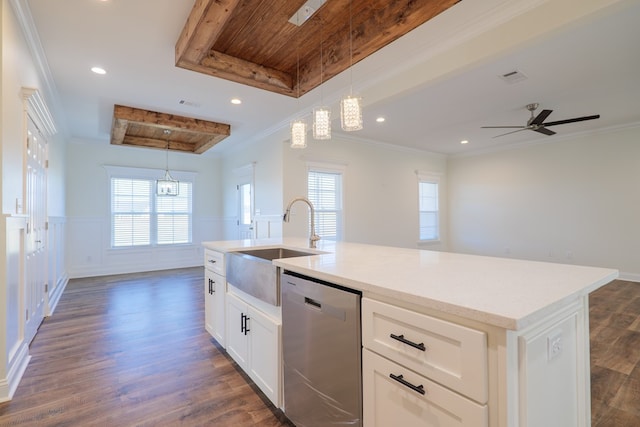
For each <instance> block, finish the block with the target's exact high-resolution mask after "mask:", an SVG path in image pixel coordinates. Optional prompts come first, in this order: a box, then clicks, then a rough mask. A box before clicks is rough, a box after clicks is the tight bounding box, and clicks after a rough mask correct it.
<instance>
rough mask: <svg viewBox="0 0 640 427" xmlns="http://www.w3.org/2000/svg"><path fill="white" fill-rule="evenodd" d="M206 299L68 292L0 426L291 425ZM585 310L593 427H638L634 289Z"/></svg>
mask: <svg viewBox="0 0 640 427" xmlns="http://www.w3.org/2000/svg"><path fill="white" fill-rule="evenodd" d="M202 294H203V269H202V268H191V269H180V270H168V271H163V272H155V273H141V274H135V275H123V276H109V277H100V278H90V279H77V280H72V281H70V282H69V285H68V286H67V289H66V291H65V293H64V295H63V296H62V299H61V300H60V303H59V305H58V307H57V309H56V312H55V313H54V315H53V316H51V317H49V318H47V319H45V321H44V323H43V324H42V326H41V328H40V331H39V332H38V334H37V335H36V338H35V339H34V341H33V343H32V345H31V355H32V359H31V362H30V364H29V367H28V368H27V371H26V373H25V375H24V377H23V378H22V381H21V383H20V385H19V386H18V390H17V391H16V394H15V396H14V398H13V400H12V401H10V402H6V403H2V404H0V426H2V427H4V426H7V427H8V426H74V427H75V426H177V425H184V426H267V427H268V426H291V424H290V423H289V422H288V421H287V420H286V418H284V416H283V415H282V413H281V412H280V411H279V410H277V409H276V408H275V407H274V406H273V405H271V404H270V403H269V401H268V400H267V398H266V397H265V396H264V395H263V394H262V393H261V392H260V391H259V390H258V389H257V388H256V387H255V386H253V385H252V384H251V382H250V381H249V380H248V379H247V377H246V375H245V374H244V373H242V371H241V370H240V369H239V368H238V367H237V365H236V364H235V362H233V361H232V360H231V359H230V358H229V357H228V356H227V355H226V353H224V351H223V350H222V349H220V348H219V347H218V346H217V345H216V343H215V341H213V340H212V339H211V337H210V336H209V334H208V333H207V332H206V331H205V330H204V327H203V325H204V312H203V310H204V303H203V295H202ZM590 302H591V309H590V316H591V321H590V324H591V358H592V363H591V369H592V374H591V385H592V408H593V409H592V420H593V426H597V427H609V426H611V427H614V426H615V427H632V426H640V284H638V283H632V282H625V281H620V280H618V281H614V282H612V283H611V284H609V285H607V286H605V287H603V288H601V289H599V290H598V291H596V292H594V293H593V294H592V295H591V298H590Z"/></svg>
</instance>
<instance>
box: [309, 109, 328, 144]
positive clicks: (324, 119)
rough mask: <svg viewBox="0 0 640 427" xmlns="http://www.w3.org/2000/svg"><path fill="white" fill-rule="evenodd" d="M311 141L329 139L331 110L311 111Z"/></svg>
mask: <svg viewBox="0 0 640 427" xmlns="http://www.w3.org/2000/svg"><path fill="white" fill-rule="evenodd" d="M313 139H318V140H323V139H331V110H329V109H328V108H327V107H318V108H315V109H314V110H313Z"/></svg>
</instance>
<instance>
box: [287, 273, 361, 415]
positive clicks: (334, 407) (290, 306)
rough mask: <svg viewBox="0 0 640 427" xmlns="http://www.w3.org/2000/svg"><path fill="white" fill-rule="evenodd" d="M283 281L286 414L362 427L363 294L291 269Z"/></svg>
mask: <svg viewBox="0 0 640 427" xmlns="http://www.w3.org/2000/svg"><path fill="white" fill-rule="evenodd" d="M280 284H281V292H282V299H281V301H282V343H283V360H284V412H285V414H286V416H287V418H289V420H291V421H292V422H293V423H294V424H295V425H296V426H297V427H312V426H331V425H341V426H346V425H348V426H361V425H362V362H361V352H362V341H361V334H360V298H361V295H360V293H359V292H356V291H352V290H350V289H345V288H342V287H339V286H337V285H333V284H330V283H327V282H324V281H320V280H317V279H314V278H310V277H306V276H302V275H299V274H296V273H292V272H289V271H285V272H283V273H282V276H281V281H280Z"/></svg>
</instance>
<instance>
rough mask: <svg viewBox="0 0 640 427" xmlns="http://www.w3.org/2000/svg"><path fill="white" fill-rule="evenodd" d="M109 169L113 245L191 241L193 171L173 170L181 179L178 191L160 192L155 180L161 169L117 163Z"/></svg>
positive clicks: (131, 245)
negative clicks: (133, 166) (168, 193)
mask: <svg viewBox="0 0 640 427" xmlns="http://www.w3.org/2000/svg"><path fill="white" fill-rule="evenodd" d="M107 170H108V171H109V175H110V178H109V181H110V198H111V200H110V217H111V227H110V231H111V232H110V234H111V247H112V248H127V247H143V246H169V245H183V244H190V243H192V228H193V226H192V224H193V213H192V206H193V178H192V177H193V176H194V174H192V173H182V175H185V176H182V177H180V176H178V175H177V174H176V173H173V174H174V175H175V176H176V177H177V178H178V179H179V180H180V191H179V194H178V195H177V196H157V195H156V190H155V189H156V183H155V181H156V179H157V178H158V177H160V176H162V171H155V170H148V169H135V168H120V167H115V166H109V167H107ZM189 177H190V178H191V179H188V178H189ZM185 178H187V179H185Z"/></svg>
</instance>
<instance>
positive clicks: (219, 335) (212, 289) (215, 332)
mask: <svg viewBox="0 0 640 427" xmlns="http://www.w3.org/2000/svg"><path fill="white" fill-rule="evenodd" d="M204 271H205V273H204V325H205V329H206V330H207V332H209V334H210V335H211V336H212V337H213V338H215V339H216V341H218V343H219V344H220V345H221V346H222V347H225V333H224V323H225V294H226V286H225V285H226V283H225V278H224V277H223V276H221V275H219V274H216V273H214V272H213V271H211V270H209V269H205V270H204Z"/></svg>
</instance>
